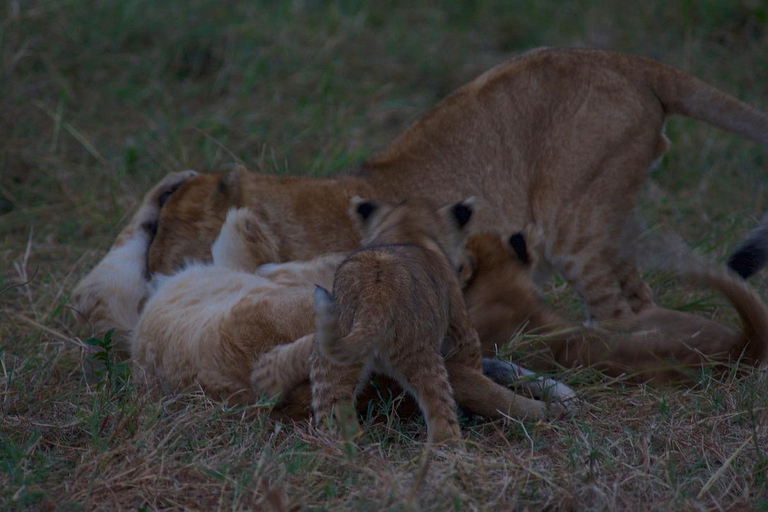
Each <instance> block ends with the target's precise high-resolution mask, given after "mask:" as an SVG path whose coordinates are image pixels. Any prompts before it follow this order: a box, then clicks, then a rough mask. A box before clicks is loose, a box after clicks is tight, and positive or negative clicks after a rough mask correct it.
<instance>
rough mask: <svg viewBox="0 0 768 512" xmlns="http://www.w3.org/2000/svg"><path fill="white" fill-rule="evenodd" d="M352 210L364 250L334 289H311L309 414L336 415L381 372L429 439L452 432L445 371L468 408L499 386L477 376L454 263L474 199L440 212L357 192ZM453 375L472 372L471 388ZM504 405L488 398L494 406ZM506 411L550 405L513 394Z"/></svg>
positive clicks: (475, 350)
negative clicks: (410, 400) (403, 393)
mask: <svg viewBox="0 0 768 512" xmlns="http://www.w3.org/2000/svg"><path fill="white" fill-rule="evenodd" d="M352 210H353V217H356V218H358V219H359V220H360V224H361V231H362V240H363V248H362V249H361V250H360V251H357V252H355V253H354V254H353V255H351V256H350V257H349V258H348V259H347V260H345V261H344V262H343V263H342V264H341V265H340V266H339V268H338V270H337V271H336V276H335V278H334V283H333V295H332V296H331V295H330V294H329V293H328V292H327V291H326V290H324V289H322V288H318V290H317V291H316V292H315V312H316V321H315V322H316V324H315V325H316V327H315V343H316V350H315V351H314V352H313V354H312V358H311V375H310V381H311V383H312V409H313V412H314V415H315V419H316V421H318V422H323V421H325V420H326V419H329V418H331V417H333V415H334V414H337V413H338V408H340V407H342V406H343V404H344V403H351V402H353V400H354V397H355V395H356V394H357V393H358V391H359V389H360V387H361V384H363V383H365V382H367V380H368V376H369V375H370V374H371V373H372V372H378V373H382V374H385V375H387V376H389V377H392V378H394V379H395V380H397V381H398V382H399V383H400V384H401V385H402V386H403V388H405V389H406V390H408V391H409V392H410V393H411V394H412V395H413V396H414V397H415V398H416V399H417V401H418V403H419V406H420V408H421V410H422V412H423V414H424V416H425V418H426V422H427V428H428V439H429V440H430V441H438V440H449V439H458V438H460V436H461V433H460V431H459V425H458V421H457V417H456V403H455V401H454V397H453V393H452V390H451V386H450V384H449V373H450V375H451V377H452V381H453V383H454V385H455V386H456V387H457V393H456V394H457V399H458V400H457V401H458V403H459V404H460V405H462V406H466V407H467V408H469V409H470V410H471V409H472V408H473V407H474V406H476V405H475V403H476V402H477V401H479V400H484V401H487V399H488V398H487V397H482V398H480V397H478V395H480V394H481V393H482V389H483V388H488V387H491V388H498V387H497V386H495V385H494V384H492V383H490V381H488V380H487V378H486V377H485V376H484V375H483V374H482V365H481V359H482V358H481V354H480V342H479V340H478V339H477V333H476V332H475V330H474V329H473V328H472V326H471V325H470V323H469V318H468V316H467V312H466V307H465V305H464V301H463V298H462V295H461V288H460V285H459V281H458V278H457V276H456V270H455V269H456V268H457V267H458V265H459V263H460V261H461V259H462V258H461V257H462V255H463V251H464V245H465V236H466V235H465V233H466V230H465V224H466V223H467V222H468V221H469V218H470V216H471V214H472V210H471V206H470V204H469V203H467V202H463V203H458V204H456V205H451V206H446V207H443V208H440V209H438V207H437V206H436V204H435V203H434V202H433V201H430V200H426V199H410V200H406V201H404V202H402V203H400V204H399V205H397V206H394V207H390V206H387V205H384V204H380V203H373V202H365V201H362V202H361V201H359V200H357V201H356V200H355V199H353V201H352ZM453 368H455V369H453ZM459 372H461V373H462V374H467V373H469V374H471V375H473V376H474V378H475V379H476V380H475V382H473V383H470V389H469V390H467V389H466V387H465V385H466V382H463V381H459V382H458V383H457V382H455V374H456V373H459ZM483 380H485V381H487V382H486V383H485V385H484V386H480V385H479V384H481V383H482V382H483ZM459 387H461V390H459V389H458V388H459ZM498 389H503V388H498ZM504 391H508V390H504ZM468 394H471V395H472V400H471V401H467V399H466V397H467V395H468ZM478 399H479V400H478ZM503 403H504V402H503V401H496V402H493V403H492V404H493V406H494V407H496V408H497V409H498V408H499V407H501V405H502V404H503ZM504 412H507V413H508V414H511V415H513V416H515V417H529V418H537V417H541V416H542V415H543V414H545V412H546V406H545V404H544V403H543V402H537V401H534V400H530V399H527V398H523V397H516V399H515V400H513V401H512V402H511V403H509V407H508V409H507V410H506V411H504Z"/></svg>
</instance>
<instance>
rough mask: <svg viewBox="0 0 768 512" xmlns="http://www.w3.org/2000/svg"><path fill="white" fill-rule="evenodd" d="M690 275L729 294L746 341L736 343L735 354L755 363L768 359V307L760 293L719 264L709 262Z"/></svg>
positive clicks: (697, 280)
mask: <svg viewBox="0 0 768 512" xmlns="http://www.w3.org/2000/svg"><path fill="white" fill-rule="evenodd" d="M688 277H689V278H690V279H692V280H693V281H696V282H698V283H700V284H704V285H706V286H710V287H712V288H714V289H716V290H718V291H719V292H720V293H722V294H723V295H725V297H726V298H727V299H728V301H729V302H730V303H731V304H732V305H733V307H734V309H735V310H736V312H737V313H738V314H739V318H740V319H741V323H742V328H743V332H744V337H743V338H742V340H743V343H742V344H740V345H738V346H734V347H733V348H732V350H731V355H732V356H734V357H739V356H741V355H742V354H743V355H744V358H745V359H746V361H747V362H749V363H751V364H756V365H757V364H762V363H765V362H766V360H768V308H766V306H765V303H764V302H763V300H762V299H761V298H760V296H759V295H758V294H757V293H756V292H755V291H754V290H752V288H750V286H749V285H748V284H747V283H746V282H745V281H743V280H741V279H739V278H738V277H737V276H736V275H734V274H733V273H732V272H731V271H729V270H728V269H726V268H722V267H719V266H715V265H705V266H703V267H701V268H698V269H695V270H693V271H689V272H688Z"/></svg>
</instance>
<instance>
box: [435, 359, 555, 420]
mask: <svg viewBox="0 0 768 512" xmlns="http://www.w3.org/2000/svg"><path fill="white" fill-rule="evenodd" d="M446 367H447V368H448V373H449V375H450V378H451V382H452V383H453V389H454V393H455V394H456V402H458V404H459V405H460V406H461V407H462V408H463V409H466V410H467V411H470V412H472V413H474V414H479V415H480V416H483V417H485V418H504V417H510V416H511V417H513V418H521V419H523V418H524V419H531V420H537V419H542V418H545V417H548V416H553V415H557V414H560V413H562V412H564V411H565V409H564V407H562V406H561V405H560V404H558V403H556V402H555V403H552V404H547V403H546V402H542V401H539V400H534V399H532V398H527V397H524V396H521V395H518V394H516V393H514V392H512V391H510V390H509V389H507V388H505V387H503V386H500V385H498V384H496V383H495V382H493V381H492V380H491V379H489V378H488V377H486V376H485V375H483V374H482V373H480V372H479V371H477V370H474V369H472V368H468V367H467V366H465V365H463V364H461V363H458V362H456V361H448V362H446Z"/></svg>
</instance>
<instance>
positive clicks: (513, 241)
mask: <svg viewBox="0 0 768 512" xmlns="http://www.w3.org/2000/svg"><path fill="white" fill-rule="evenodd" d="M509 246H510V247H512V250H513V251H515V254H516V255H517V258H518V259H519V260H520V262H521V263H524V264H526V265H527V264H528V263H530V262H531V258H530V257H529V256H528V245H527V244H526V243H525V237H524V236H523V234H522V233H513V234H512V236H510V237H509Z"/></svg>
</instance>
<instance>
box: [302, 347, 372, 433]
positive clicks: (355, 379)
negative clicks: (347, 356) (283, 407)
mask: <svg viewBox="0 0 768 512" xmlns="http://www.w3.org/2000/svg"><path fill="white" fill-rule="evenodd" d="M309 364H310V373H309V380H310V382H311V385H312V415H313V417H314V422H315V424H316V425H318V426H321V427H322V426H336V427H345V428H344V430H347V431H349V430H359V428H360V425H359V423H358V422H357V416H356V415H353V418H350V417H349V414H348V413H349V412H350V411H354V400H355V394H356V392H357V391H358V388H359V387H361V386H360V383H361V382H362V381H363V380H364V379H365V378H366V377H367V372H364V370H365V366H364V365H362V364H351V365H345V366H340V365H336V364H333V363H332V362H331V361H330V360H329V359H328V358H327V357H325V356H324V355H323V354H322V353H321V351H320V350H319V348H318V347H317V343H313V344H312V350H311V354H310V358H309ZM347 427H348V428H347Z"/></svg>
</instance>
